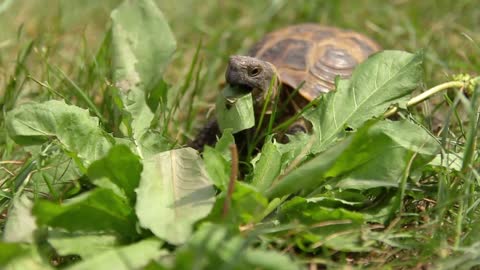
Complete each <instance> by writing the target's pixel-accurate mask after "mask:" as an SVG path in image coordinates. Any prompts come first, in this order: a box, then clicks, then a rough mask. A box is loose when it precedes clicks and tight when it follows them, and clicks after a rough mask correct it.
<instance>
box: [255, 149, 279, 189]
mask: <svg viewBox="0 0 480 270" xmlns="http://www.w3.org/2000/svg"><path fill="white" fill-rule="evenodd" d="M281 157H282V156H281V154H280V151H278V149H277V144H275V143H273V142H272V141H271V140H268V142H267V143H266V144H264V145H263V148H262V151H261V153H260V159H259V160H258V161H257V163H256V164H255V170H254V171H253V180H252V185H253V186H254V187H256V188H257V189H258V190H259V191H260V192H264V191H265V190H267V189H268V188H269V187H270V186H271V185H272V183H273V180H275V178H277V176H278V175H279V174H280V169H281V166H282V160H281Z"/></svg>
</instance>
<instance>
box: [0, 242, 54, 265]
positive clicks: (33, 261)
mask: <svg viewBox="0 0 480 270" xmlns="http://www.w3.org/2000/svg"><path fill="white" fill-rule="evenodd" d="M39 253H40V250H39V248H38V247H36V246H33V245H24V244H13V243H2V242H0V269H2V270H18V269H22V270H23V269H28V270H50V269H54V268H53V267H51V266H50V264H49V262H48V261H46V260H45V259H44V258H42V257H41V255H40V254H39Z"/></svg>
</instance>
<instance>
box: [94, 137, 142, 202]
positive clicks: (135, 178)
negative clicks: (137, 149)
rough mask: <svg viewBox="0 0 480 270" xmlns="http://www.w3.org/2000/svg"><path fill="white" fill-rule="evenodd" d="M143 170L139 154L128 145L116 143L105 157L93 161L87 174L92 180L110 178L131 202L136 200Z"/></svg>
mask: <svg viewBox="0 0 480 270" xmlns="http://www.w3.org/2000/svg"><path fill="white" fill-rule="evenodd" d="M141 172H142V164H141V162H140V159H139V158H138V156H136V155H135V154H133V153H132V151H131V150H130V149H129V148H128V147H127V146H126V145H116V146H114V147H112V148H111V149H110V151H109V152H108V154H107V155H106V156H105V157H104V158H103V159H100V160H97V161H95V162H94V163H92V165H90V167H89V168H88V173H87V174H88V177H90V179H92V180H95V179H98V178H102V177H106V178H108V179H109V180H110V181H111V182H112V183H114V184H115V185H116V186H117V187H119V188H120V189H121V190H122V191H123V193H124V194H125V195H126V196H127V197H128V198H129V200H130V201H131V202H134V201H135V189H136V188H137V187H138V184H139V182H140V174H141ZM94 182H95V181H94Z"/></svg>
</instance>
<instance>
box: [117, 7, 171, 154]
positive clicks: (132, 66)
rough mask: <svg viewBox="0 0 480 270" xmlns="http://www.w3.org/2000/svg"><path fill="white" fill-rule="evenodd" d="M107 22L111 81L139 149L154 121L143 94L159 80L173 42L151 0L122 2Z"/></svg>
mask: <svg viewBox="0 0 480 270" xmlns="http://www.w3.org/2000/svg"><path fill="white" fill-rule="evenodd" d="M111 18H112V38H113V39H112V52H113V57H112V58H113V69H114V72H113V77H114V81H115V85H116V86H117V88H118V89H120V93H121V98H122V101H123V106H124V109H125V110H126V111H127V112H128V113H129V114H130V116H131V118H130V119H129V120H128V121H129V123H130V128H131V130H130V132H129V133H130V135H131V137H133V138H134V140H135V141H136V144H137V146H139V145H140V144H141V138H142V136H143V135H144V134H145V133H146V132H147V131H148V129H149V127H150V125H151V121H152V120H153V118H154V114H153V112H152V111H151V110H150V108H149V106H148V104H147V99H146V96H147V94H146V93H147V91H148V90H149V89H151V88H153V87H155V86H156V85H157V83H158V82H159V81H160V80H161V78H162V75H163V71H164V69H165V67H166V65H167V64H168V62H169V60H170V57H171V55H172V53H173V52H174V51H175V48H176V41H175V38H174V36H173V34H172V32H171V30H170V27H169V26H168V23H167V20H166V19H165V17H164V16H163V14H162V12H161V11H160V10H159V9H158V7H157V6H156V5H155V3H154V2H153V1H151V0H138V1H124V2H123V4H122V5H120V6H119V7H118V8H117V9H115V10H114V11H113V12H112V14H111ZM140 152H141V150H140Z"/></svg>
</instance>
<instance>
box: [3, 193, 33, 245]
mask: <svg viewBox="0 0 480 270" xmlns="http://www.w3.org/2000/svg"><path fill="white" fill-rule="evenodd" d="M32 205H33V203H32V201H31V200H30V199H28V197H27V196H25V195H23V196H20V197H15V198H14V199H13V203H12V206H11V207H10V210H9V211H8V218H7V222H6V224H5V229H4V232H3V241H5V242H24V243H33V240H34V237H33V234H34V232H35V230H36V229H37V224H35V219H34V217H33V216H32V213H31V210H32Z"/></svg>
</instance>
